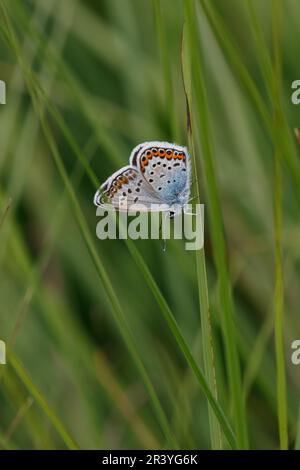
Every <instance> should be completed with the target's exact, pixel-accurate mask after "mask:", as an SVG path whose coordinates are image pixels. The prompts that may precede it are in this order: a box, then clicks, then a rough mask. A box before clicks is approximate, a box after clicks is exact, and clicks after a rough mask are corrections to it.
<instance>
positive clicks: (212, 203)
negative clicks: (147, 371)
mask: <svg viewBox="0 0 300 470" xmlns="http://www.w3.org/2000/svg"><path fill="white" fill-rule="evenodd" d="M195 19H196V13H195V9H194V4H193V1H192V0H188V1H187V2H186V21H187V26H188V28H189V31H190V32H189V34H190V38H191V47H192V51H191V57H192V65H193V72H192V78H193V79H194V90H195V109H196V112H197V118H198V121H197V122H198V132H199V136H200V139H201V144H202V160H201V161H202V163H203V172H204V176H205V184H206V189H207V206H208V210H209V217H210V227H211V236H212V245H213V253H214V259H215V264H216V269H217V273H218V290H219V302H220V308H221V318H222V329H223V336H224V343H225V350H226V364H227V370H228V376H229V386H230V394H231V399H232V409H233V415H234V423H235V431H236V435H237V444H238V447H239V448H241V449H245V448H247V447H248V445H249V444H248V432H247V422H246V413H245V404H244V398H243V392H242V384H241V372H240V365H239V356H238V351H237V346H236V339H237V338H236V329H235V323H234V306H233V299H232V292H231V282H230V277H229V272H228V267H227V255H226V245H225V237H224V227H223V220H222V212H221V206H220V201H219V196H218V189H217V181H216V175H215V168H214V161H213V151H212V146H211V135H210V128H209V120H208V111H207V102H206V96H205V85H204V81H203V67H202V63H201V53H200V51H199V48H198V47H197V44H198V36H197V32H196V31H197V30H196V22H195ZM221 306H222V307H221Z"/></svg>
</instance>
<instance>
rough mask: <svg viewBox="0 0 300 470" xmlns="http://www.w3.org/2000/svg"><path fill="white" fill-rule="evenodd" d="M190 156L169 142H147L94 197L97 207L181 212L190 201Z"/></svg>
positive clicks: (180, 147)
mask: <svg viewBox="0 0 300 470" xmlns="http://www.w3.org/2000/svg"><path fill="white" fill-rule="evenodd" d="M190 173H191V162H190V156H189V153H188V151H187V149H186V148H185V147H182V146H180V145H176V144H171V143H169V142H159V141H152V142H144V143H142V144H140V145H138V146H136V147H135V148H134V149H133V151H132V153H131V156H130V159H129V165H128V166H125V167H123V168H121V169H120V170H118V171H116V172H115V173H114V174H113V175H111V176H110V177H109V178H108V179H107V180H106V181H105V182H104V183H103V184H102V185H101V187H100V188H99V190H98V191H97V193H96V194H95V197H94V203H95V205H97V206H103V205H107V203H108V204H111V205H112V206H113V207H114V208H115V209H118V210H128V207H129V206H130V205H136V204H141V205H142V206H143V207H144V210H145V211H151V210H153V208H152V207H153V205H156V204H159V205H162V204H163V205H164V206H165V207H166V209H165V210H167V211H169V213H170V214H171V213H172V212H175V213H176V212H178V210H181V208H182V207H183V206H184V205H185V204H186V203H187V202H188V200H189V197H190Z"/></svg>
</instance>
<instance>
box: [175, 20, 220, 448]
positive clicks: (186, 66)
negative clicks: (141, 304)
mask: <svg viewBox="0 0 300 470" xmlns="http://www.w3.org/2000/svg"><path fill="white" fill-rule="evenodd" d="M188 33H189V31H188V29H187V25H186V22H185V23H184V27H183V37H182V51H181V52H182V74H183V86H184V91H185V96H186V105H187V132H188V145H189V149H190V152H191V154H192V160H193V180H196V183H195V197H196V200H197V202H198V203H200V195H199V185H198V181H197V167H196V155H195V145H194V139H193V123H192V120H193V119H192V112H191V109H192V104H193V103H192V80H191V60H190V59H191V57H190V50H191V38H189V36H188ZM203 222H204V221H203ZM196 270H197V283H198V295H199V306H200V319H201V337H202V351H203V359H204V371H205V376H206V378H207V382H208V385H209V387H210V389H211V391H212V394H213V395H214V397H215V398H216V399H217V398H218V390H217V382H216V370H215V359H214V349H213V338H212V325H211V316H210V308H209V297H208V286H207V275H206V266H205V251H204V247H203V249H202V250H198V251H197V252H196ZM208 413H209V426H210V439H211V446H212V448H213V449H221V448H222V434H221V429H220V425H219V423H218V421H217V420H216V417H215V415H214V413H213V412H212V409H211V408H210V407H209V409H208Z"/></svg>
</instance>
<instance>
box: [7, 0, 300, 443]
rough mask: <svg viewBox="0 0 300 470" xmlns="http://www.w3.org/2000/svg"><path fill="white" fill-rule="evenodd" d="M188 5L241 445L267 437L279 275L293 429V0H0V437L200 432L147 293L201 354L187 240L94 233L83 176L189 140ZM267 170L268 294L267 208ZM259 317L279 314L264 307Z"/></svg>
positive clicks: (202, 181)
mask: <svg viewBox="0 0 300 470" xmlns="http://www.w3.org/2000/svg"><path fill="white" fill-rule="evenodd" d="M280 4H281V5H280ZM3 5H5V6H4V9H3ZM280 7H281V9H280ZM185 8H186V9H187V10H185ZM188 8H192V9H194V10H193V11H194V12H195V15H193V18H194V25H195V27H196V35H197V38H198V40H197V41H196V42H195V44H194V46H195V47H194V48H191V42H189V43H188V44H189V46H188V47H189V49H190V52H191V57H192V60H191V64H192V68H193V67H197V64H198V62H199V64H200V62H201V79H202V81H203V85H204V94H205V100H206V104H207V109H206V110H207V114H206V117H205V118H207V122H208V123H209V126H210V132H209V145H210V148H211V151H212V157H213V162H214V170H215V178H216V182H217V192H218V197H219V201H220V205H221V211H222V219H223V223H224V227H225V240H226V249H227V255H226V256H227V258H226V261H225V263H226V268H227V269H228V271H229V273H230V289H232V292H233V299H234V317H233V320H234V323H235V325H236V331H235V334H234V335H233V336H232V338H231V340H230V341H232V342H233V343H234V344H235V346H236V350H237V351H238V355H239V360H240V370H241V393H240V399H241V403H242V402H243V403H244V409H245V414H246V421H245V422H244V424H245V427H246V428H247V431H248V434H249V445H250V447H251V448H271V449H276V448H278V447H279V437H278V424H277V422H278V413H279V414H280V411H278V405H277V402H276V383H277V384H278V381H279V383H280V380H281V378H282V376H280V371H279V372H278V363H276V353H275V345H274V315H276V302H277V305H279V310H280V289H281V288H282V289H283V292H284V307H283V317H284V357H285V369H286V370H285V371H283V372H284V374H285V375H286V378H287V400H286V401H287V421H288V440H289V446H290V447H293V446H294V445H296V446H297V445H298V444H299V442H298V440H299V435H298V434H297V429H298V424H297V421H298V420H297V412H298V402H299V399H298V397H299V390H300V367H298V368H297V366H295V365H293V364H292V363H291V359H290V357H291V352H292V350H291V342H292V341H293V340H295V339H300V322H299V304H300V289H299V282H300V264H299V237H300V227H299V196H300V165H299V151H298V148H297V145H298V144H297V142H296V139H295V138H294V135H293V128H295V127H297V126H299V125H300V123H299V109H298V107H297V106H295V105H293V104H292V103H291V92H292V90H291V83H292V81H293V80H296V79H300V76H299V60H298V56H299V54H298V52H299V31H300V14H299V8H300V4H299V1H298V0H284V2H280V1H279V0H264V1H263V2H261V1H259V0H253V1H250V0H242V1H241V0H229V1H228V0H214V1H209V2H208V1H202V0H199V1H198V0H196V1H195V2H193V1H192V2H190V1H189V0H186V1H185V0H160V1H159V0H153V1H152V0H89V1H83V0H82V1H80V0H64V1H63V2H61V1H59V0H36V1H34V0H10V1H9V2H8V1H6V2H3V1H2V0H1V16H0V24H1V33H2V34H1V37H0V72H1V75H0V79H2V80H5V82H6V84H7V104H6V105H1V107H0V143H1V144H0V172H1V173H0V178H1V179H0V208H1V214H2V216H1V226H0V263H1V265H0V266H1V267H0V339H3V340H5V341H6V343H7V347H8V364H7V365H6V366H0V382H1V383H0V446H1V447H2V448H22V449H31V448H33V449H43V448H46V449H48V448H49V449H61V448H66V447H71V448H72V447H77V446H78V447H80V448H83V449H90V448H101V449H114V448H121V449H128V448H164V447H167V448H181V449H183V448H186V449H189V448H201V449H202V448H203V449H206V448H210V447H211V446H212V444H211V439H210V430H209V429H210V427H209V417H208V406H207V398H206V395H205V393H203V390H201V387H199V383H198V381H197V380H196V378H195V376H194V374H193V371H192V370H191V367H190V363H187V362H186V360H185V359H184V356H183V354H182V351H181V349H180V344H179V341H178V338H177V339H176V338H174V335H173V334H172V333H174V330H173V329H172V327H170V325H169V324H168V323H167V322H166V321H165V317H164V315H163V311H164V312H165V311H166V306H165V305H162V299H164V301H165V302H166V304H167V307H168V309H169V310H168V311H170V312H171V313H172V315H173V317H174V318H175V319H176V321H177V324H178V327H179V330H180V331H181V333H182V335H183V337H184V338H185V341H186V343H187V345H188V347H189V348H190V350H191V352H192V354H193V357H194V359H195V360H196V362H197V364H198V365H199V366H200V368H201V369H202V370H203V369H204V361H203V338H204V335H203V331H202V330H201V321H200V316H199V293H198V291H199V290H200V291H201V283H200V284H199V279H198V280H197V272H196V256H197V255H195V253H193V252H188V251H185V249H184V243H183V242H182V241H172V242H170V243H169V244H168V247H167V251H166V252H163V250H162V243H161V241H156V240H149V241H136V242H132V243H129V244H126V243H125V242H124V241H122V240H113V241H99V240H97V238H96V234H95V230H96V223H97V217H96V213H95V208H94V206H93V203H92V200H93V195H94V192H95V189H96V187H97V185H98V183H99V182H102V181H104V180H105V179H106V178H107V177H108V176H109V175H110V174H111V173H112V172H114V171H116V170H117V169H118V168H120V167H121V166H123V165H126V164H127V162H128V158H129V155H130V152H131V149H132V148H133V147H134V146H135V145H137V144H138V143H140V142H143V141H147V140H168V141H171V142H177V143H179V144H181V145H187V144H188V135H187V130H186V122H187V113H186V98H185V91H184V87H183V80H182V64H181V49H182V44H181V43H182V34H183V23H184V20H185V21H186V27H187V30H188V31H190V32H191V31H193V27H192V26H193V25H192V24H189V23H191V17H189V16H188V14H187V11H188ZM276 8H277V9H278V11H279V13H278V11H277V13H276ZM274 9H275V13H274V12H273V10H274ZM190 11H192V10H190ZM276 15H277V16H276ZM274 18H275V20H274ZM276 18H277V20H278V18H279V23H280V22H281V23H282V37H281V35H280V34H278V37H279V40H278V44H279V46H278V50H279V53H280V54H281V55H282V72H281V74H282V76H281V79H280V80H278V81H281V83H280V84H279V93H278V95H277V98H278V106H276V104H274V96H276V80H274V70H273V68H272V57H273V52H272V51H273V48H274V44H273V42H274V41H275V42H276V31H277V30H276ZM273 21H275V39H274V25H273ZM277 32H278V31H277ZM192 41H193V38H192ZM275 49H276V48H275ZM183 53H185V52H184V50H183ZM275 56H276V50H275ZM194 86H195V87H197V77H196V81H195V83H194ZM274 90H275V91H274ZM196 93H197V90H196ZM193 100H194V98H192V101H191V103H190V104H192V108H193V109H191V112H192V114H195V115H196V116H195V118H194V128H193V135H192V139H193V142H194V146H195V157H196V161H197V167H198V184H199V189H200V198H201V201H202V202H203V203H204V204H205V207H207V204H208V208H207V209H206V216H205V254H206V275H207V279H208V297H209V303H210V313H211V323H212V332H213V344H214V365H215V373H216V388H217V391H218V401H219V403H220V406H221V407H222V409H223V410H224V413H225V414H226V416H227V417H228V420H229V422H230V423H233V422H234V418H233V416H234V409H235V406H236V403H235V402H234V400H232V396H231V393H230V387H229V385H228V382H229V379H228V364H227V363H226V360H225V352H224V350H225V347H224V332H223V329H222V328H223V327H222V318H223V315H224V314H223V307H224V305H223V303H222V296H220V295H219V294H218V283H220V279H219V274H220V273H219V272H218V269H216V262H215V251H216V246H215V244H214V241H213V240H212V230H213V229H214V225H213V223H212V222H214V220H215V219H214V217H215V215H214V212H213V208H212V210H211V209H210V208H211V206H210V204H209V203H210V200H208V199H209V198H210V195H209V181H207V178H206V176H205V175H207V173H206V172H205V168H204V169H203V167H202V164H203V159H204V160H205V155H206V153H205V152H206V150H207V147H206V146H205V139H203V136H202V135H201V123H200V127H198V124H197V123H198V120H199V116H200V117H201V109H202V108H201V103H200V104H199V101H197V100H196V101H193ZM199 106H200V109H197V108H199ZM274 108H275V111H274ZM277 108H278V112H277V115H278V116H279V117H278V119H277V121H276V109H277ZM197 112H198V114H199V115H198V117H197ZM274 113H275V125H274V126H275V127H274V126H273V116H274ZM202 117H203V114H202ZM276 122H277V124H278V123H279V124H278V125H279V128H280V132H278V128H276ZM205 132H206V131H205V129H204V130H203V135H204V137H205V135H206V134H205ZM278 135H279V137H278ZM274 148H275V151H274ZM276 149H277V150H278V152H277V151H276ZM274 152H275V154H276V152H277V153H278V161H279V165H280V177H279V180H278V178H277V180H276V172H275V178H274ZM53 155H54V157H55V158H54V159H53ZM275 160H276V155H275ZM62 164H63V165H64V169H62V166H61V165H62ZM57 165H58V166H57ZM64 172H65V173H64ZM62 176H63V178H62ZM277 177H278V175H277ZM274 180H275V182H274ZM280 180H281V182H280ZM276 181H277V183H276ZM278 182H279V186H278ZM280 183H282V198H281V201H282V227H281V229H280V231H281V233H282V240H281V249H282V269H283V276H282V277H281V275H280V272H279V274H278V272H277V275H278V277H277V280H278V284H277V291H276V292H277V293H279V302H278V296H276V295H275V297H274V286H275V282H274V279H275V270H274V222H273V212H274V211H273V206H274V196H275V201H276V196H279V198H280ZM70 185H71V186H70ZM277 203H278V200H277ZM275 207H277V208H278V205H277V206H276V202H275ZM74 210H75V213H74ZM279 223H280V217H279ZM279 228H280V227H279ZM87 231H89V234H90V235H87ZM88 240H91V241H92V244H93V246H94V252H93V249H91V247H90V245H89V241H88ZM275 252H276V250H275ZM277 253H278V252H277ZM95 259H97V260H98V261H96V265H97V263H98V265H97V266H98V267H97V269H95ZM277 261H278V259H277ZM279 265H280V260H279ZM277 266H278V265H277ZM99 274H100V275H99ZM153 282H154V283H155V285H154V286H153ZM221 283H222V279H221ZM157 292H159V294H158V293H157ZM107 294H108V295H107ZM274 302H275V304H274ZM274 305H275V307H274ZM277 326H278V331H281V330H280V328H281V326H280V319H279V321H278V325H277ZM278 348H279V351H280V341H279V346H278ZM229 367H230V364H229ZM279 369H280V366H279ZM280 377H281V378H280ZM145 383H146V385H145ZM282 385H283V386H284V383H282ZM279 408H280V405H279ZM283 415H284V411H283ZM283 427H284V426H283ZM233 428H234V432H236V431H237V432H238V430H237V429H236V426H235V424H233ZM222 435H223V434H222ZM297 442H298V444H297ZM222 447H224V448H227V447H228V442H227V441H226V439H225V437H224V435H223V437H222Z"/></svg>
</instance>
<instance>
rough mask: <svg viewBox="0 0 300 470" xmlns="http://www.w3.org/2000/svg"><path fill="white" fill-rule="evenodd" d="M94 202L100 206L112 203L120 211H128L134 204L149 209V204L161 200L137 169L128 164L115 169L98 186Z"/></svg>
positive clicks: (158, 202) (137, 207) (139, 208)
mask: <svg viewBox="0 0 300 470" xmlns="http://www.w3.org/2000/svg"><path fill="white" fill-rule="evenodd" d="M94 204H95V205H96V206H100V207H105V206H108V205H112V206H113V207H114V208H115V209H117V210H120V211H128V209H129V208H130V206H132V205H134V206H135V207H134V209H136V210H137V209H138V210H141V211H150V210H151V204H161V200H160V199H159V198H157V197H156V195H155V191H154V190H153V189H152V188H151V186H150V185H149V184H148V183H147V182H146V181H145V179H144V178H143V177H142V175H141V173H140V172H139V171H138V169H137V168H134V167H133V166H131V165H129V166H125V167H123V168H121V169H120V170H118V171H116V172H115V173H114V174H113V175H111V176H110V177H109V178H108V179H107V180H106V181H105V182H104V183H103V184H102V185H101V186H100V188H99V190H98V191H97V192H96V194H95V197H94Z"/></svg>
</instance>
